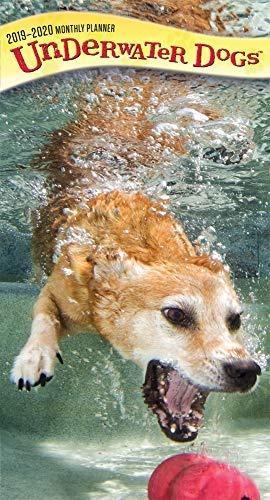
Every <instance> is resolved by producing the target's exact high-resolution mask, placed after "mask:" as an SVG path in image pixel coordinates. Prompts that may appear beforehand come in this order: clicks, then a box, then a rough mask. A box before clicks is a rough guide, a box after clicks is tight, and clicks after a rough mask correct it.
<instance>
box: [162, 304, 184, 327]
mask: <svg viewBox="0 0 270 500" xmlns="http://www.w3.org/2000/svg"><path fill="white" fill-rule="evenodd" d="M162 313H163V315H164V316H165V318H166V319H167V320H168V321H170V322H171V323H173V324H174V325H181V326H189V325H190V324H191V318H190V317H189V316H188V315H187V314H186V313H185V312H184V311H182V309H179V307H166V308H165V309H162Z"/></svg>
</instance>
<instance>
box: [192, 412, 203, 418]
mask: <svg viewBox="0 0 270 500" xmlns="http://www.w3.org/2000/svg"><path fill="white" fill-rule="evenodd" d="M192 413H193V415H194V417H196V418H198V419H199V420H200V419H201V418H202V413H200V412H199V411H197V410H193V412H192Z"/></svg>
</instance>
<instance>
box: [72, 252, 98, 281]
mask: <svg viewBox="0 0 270 500" xmlns="http://www.w3.org/2000/svg"><path fill="white" fill-rule="evenodd" d="M67 255H68V258H69V262H70V267H71V270H72V271H73V274H74V276H75V278H76V279H77V281H79V283H82V284H84V283H86V282H87V281H88V280H89V279H91V278H92V277H93V271H94V265H95V262H94V260H92V259H91V258H90V257H89V256H88V255H87V252H85V251H84V252H82V250H81V248H80V247H77V246H75V245H72V246H70V248H69V249H68V252H67Z"/></svg>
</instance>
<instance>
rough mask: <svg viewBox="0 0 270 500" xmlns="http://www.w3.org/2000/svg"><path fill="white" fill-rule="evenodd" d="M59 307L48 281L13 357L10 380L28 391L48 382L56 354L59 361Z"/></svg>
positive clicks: (51, 374)
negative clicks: (26, 337) (23, 342)
mask: <svg viewBox="0 0 270 500" xmlns="http://www.w3.org/2000/svg"><path fill="white" fill-rule="evenodd" d="M64 333H65V332H64V328H63V326H62V324H61V320H60V314H59V310H58V308H57V305H56V304H55V302H54V300H53V297H52V296H51V293H50V289H49V284H47V285H46V286H45V287H44V288H43V290H42V291H41V293H40V296H39V298H38V300H37V302H36V303H35V305H34V309H33V322H32V328H31V334H30V337H29V340H28V342H27V343H26V345H25V346H24V347H23V349H22V350H21V352H20V354H19V356H17V357H16V359H15V362H14V366H13V369H12V371H11V380H12V382H14V383H15V384H17V385H18V389H20V390H22V389H23V388H24V387H25V389H26V390H27V391H30V389H31V386H36V385H39V384H40V385H41V386H42V387H43V386H44V385H45V384H46V382H49V381H50V380H51V379H52V377H53V374H54V363H55V360H56V358H58V359H59V361H60V363H63V361H62V357H61V354H60V351H59V345H58V341H59V339H60V337H61V336H62V335H63V334H64Z"/></svg>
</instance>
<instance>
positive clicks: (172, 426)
mask: <svg viewBox="0 0 270 500" xmlns="http://www.w3.org/2000/svg"><path fill="white" fill-rule="evenodd" d="M176 429H177V425H176V424H172V425H171V432H172V433H173V434H174V433H175V431H176Z"/></svg>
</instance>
